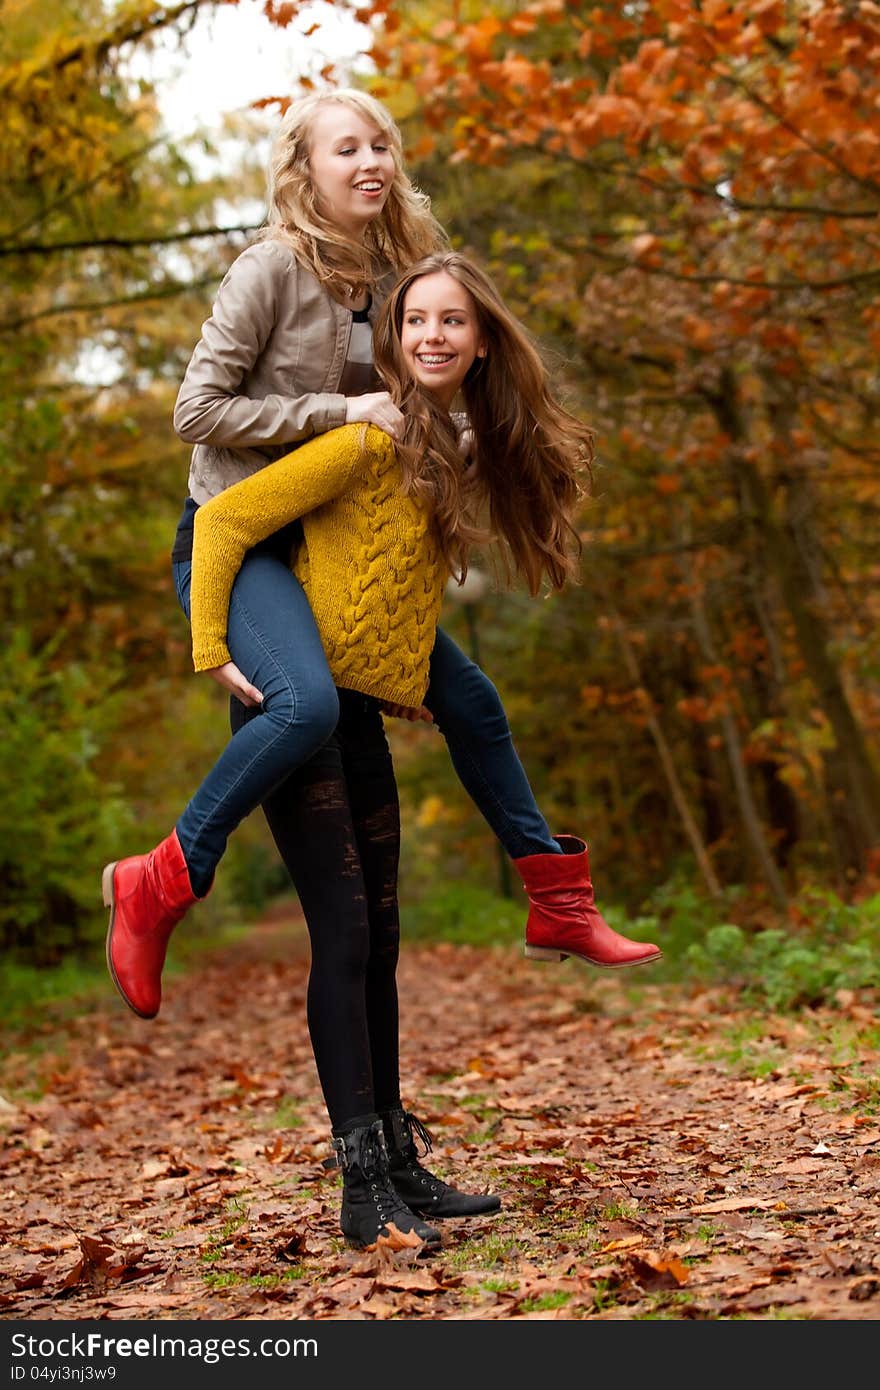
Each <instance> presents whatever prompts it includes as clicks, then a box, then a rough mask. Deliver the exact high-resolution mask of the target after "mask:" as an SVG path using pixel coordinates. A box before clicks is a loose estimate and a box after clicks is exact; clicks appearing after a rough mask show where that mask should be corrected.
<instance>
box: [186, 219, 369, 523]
mask: <svg viewBox="0 0 880 1390" xmlns="http://www.w3.org/2000/svg"><path fill="white" fill-rule="evenodd" d="M393 279H394V273H393V271H390V270H389V271H388V272H386V274H385V275H384V276H383V277H382V279H381V280H380V282H379V286H378V289H379V293H376V294H374V295H373V303H372V305H371V307H370V320H371V322H373V323H375V319H376V317H377V315H378V313H379V310H380V309H381V307H382V303H383V302H384V299H385V298H386V296H387V294H388V290H389V289H390V286H391V283H392V282H393ZM350 336H351V314H350V313H349V311H348V310H347V309H345V308H343V306H342V305H341V304H338V303H337V302H336V300H334V299H333V298H332V297H331V296H330V295H329V294H328V293H327V291H326V290H325V289H324V288H323V287H322V285H321V284H320V282H319V281H318V279H317V277H316V276H314V275H313V274H312V273H311V272H310V271H308V270H306V269H305V268H304V267H303V266H301V265H300V264H299V262H298V261H297V259H296V257H295V256H294V254H293V252H292V250H291V249H290V248H289V247H288V246H287V245H285V243H284V242H281V241H259V242H255V243H254V245H253V246H249V247H248V248H247V250H245V251H243V252H242V253H241V255H240V256H238V257H237V258H236V260H235V261H233V263H232V265H231V266H230V267H229V270H228V271H227V272H226V275H225V277H224V279H223V282H222V284H221V285H220V289H219V290H218V292H217V298H216V300H215V301H214V307H213V309H212V311H211V317H210V318H209V319H207V320H206V321H205V323H204V324H203V325H202V336H201V338H200V339H199V342H198V343H197V345H196V348H195V351H194V352H193V355H192V357H191V358H190V362H189V366H188V367H187V369H186V373H185V375H184V378H183V382H182V384H181V387H180V391H179V393H178V396H177V403H176V405H175V407H174V428H175V430H176V432H177V434H178V435H179V436H180V438H181V439H184V440H186V442H187V443H188V444H194V445H195V448H194V449H193V452H192V461H191V464H190V471H189V490H190V495H191V496H192V497H193V498H195V500H196V502H198V503H199V504H201V503H204V502H207V501H208V499H209V498H211V497H215V496H216V495H217V493H218V492H222V491H223V489H224V488H227V487H229V486H230V485H231V484H232V483H237V482H239V481H240V480H241V479H242V478H246V477H249V476H250V475H251V474H252V473H255V472H256V471H257V470H258V469H259V468H263V467H265V465H266V464H267V463H272V462H273V461H274V460H275V459H278V458H281V457H282V455H283V454H286V453H289V452H290V450H291V448H292V447H295V446H296V444H298V443H302V441H303V440H305V439H309V438H311V436H312V435H314V434H323V433H324V432H325V431H326V430H332V429H335V428H336V426H337V425H343V424H344V423H345V405H346V402H345V396H342V395H340V394H339V391H338V387H339V382H340V380H341V377H342V369H343V366H344V365H345V358H346V354H347V352H348V343H349V338H350Z"/></svg>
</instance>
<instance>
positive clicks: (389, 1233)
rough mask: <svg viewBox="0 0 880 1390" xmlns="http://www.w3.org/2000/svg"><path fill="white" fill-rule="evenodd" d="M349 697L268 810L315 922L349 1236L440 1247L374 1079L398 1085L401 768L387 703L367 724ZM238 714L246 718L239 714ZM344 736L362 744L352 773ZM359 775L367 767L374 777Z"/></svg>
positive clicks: (314, 997) (350, 744)
mask: <svg viewBox="0 0 880 1390" xmlns="http://www.w3.org/2000/svg"><path fill="white" fill-rule="evenodd" d="M340 696H341V706H342V711H341V717H340V724H339V729H338V730H337V734H336V735H335V736H334V738H333V739H332V740H331V741H330V743H328V744H327V745H326V746H325V747H324V748H323V749H322V750H321V751H320V752H319V753H317V754H315V756H314V757H313V758H312V759H311V760H310V762H309V763H308V764H307V765H306V766H305V767H303V768H300V769H298V770H297V771H296V772H294V773H293V774H292V775H291V776H290V777H289V778H287V780H286V781H285V782H284V783H283V784H282V785H281V786H280V787H278V788H276V790H275V791H274V792H273V793H272V794H271V795H270V796H269V797H268V798H267V799H266V801H265V803H264V810H265V813H266V818H267V820H268V822H269V826H270V829H271V831H272V834H273V836H274V838H275V841H276V844H277V845H278V848H279V850H280V852H281V855H282V857H283V859H284V862H285V864H286V865H287V868H288V870H289V872H290V874H291V877H292V879H293V882H294V885H295V887H296V890H297V893H298V895H299V899H300V903H301V905H302V908H303V912H304V914H305V918H306V924H307V926H308V930H309V938H310V941H311V948H312V962H311V970H310V973H309V989H308V1021H309V1034H310V1037H311V1040H312V1047H313V1050H314V1054H315V1064H316V1066H317V1070H318V1076H319V1080H320V1083H321V1089H322V1091H323V1094H324V1099H325V1102H326V1104H327V1109H328V1112H329V1116H330V1123H331V1128H332V1133H333V1137H334V1149H335V1152H336V1154H337V1160H338V1163H339V1166H340V1168H341V1169H342V1174H343V1198H342V1211H341V1214H340V1226H341V1229H342V1232H343V1235H344V1236H345V1237H346V1240H348V1241H349V1243H350V1244H352V1245H355V1246H357V1247H358V1248H361V1249H362V1248H365V1247H366V1248H372V1247H373V1246H374V1245H375V1244H377V1243H380V1244H387V1245H390V1246H392V1247H394V1246H407V1245H418V1244H420V1243H422V1242H424V1243H425V1244H427V1245H437V1244H439V1241H440V1235H439V1232H438V1231H437V1230H436V1229H434V1228H433V1227H432V1226H429V1225H427V1224H426V1223H425V1222H424V1221H423V1220H422V1219H421V1217H420V1216H419V1215H417V1214H415V1213H414V1212H413V1211H412V1210H410V1208H409V1207H408V1206H407V1205H406V1204H405V1202H404V1201H403V1200H402V1198H401V1195H400V1193H399V1192H398V1191H397V1188H396V1187H395V1185H394V1183H393V1182H392V1178H391V1170H390V1167H389V1158H388V1153H387V1150H386V1147H385V1143H384V1135H383V1125H382V1120H381V1119H380V1117H379V1115H378V1114H377V1105H376V1095H375V1093H374V1084H373V1077H374V1074H375V1073H376V1072H378V1073H379V1074H380V1075H381V1076H382V1077H383V1082H382V1084H383V1086H384V1087H386V1088H390V1091H391V1092H392V1093H393V1094H394V1096H395V1097H396V1096H397V1095H398V1094H399V1087H398V1083H397V986H396V979H395V974H396V966H397V943H398V927H397V900H396V866H397V858H398V824H399V822H398V817H397V798H396V788H395V787H394V776H393V771H392V770H391V769H390V758H388V756H387V744H385V739H384V731H383V729H382V724H381V717H380V716H379V714H378V710H376V718H375V719H374V720H372V721H367V722H366V723H364V722H362V721H361V719H360V713H361V711H360V709H359V708H358V706H364V705H365V704H366V703H367V702H366V701H364V699H363V697H362V696H353V695H351V694H350V693H349V692H346V691H341V692H340ZM352 711H353V720H352V721H351V723H350V724H349V723H348V722H347V719H346V715H347V712H352ZM247 720H248V712H245V714H244V722H247ZM376 721H378V725H377V722H376ZM234 722H235V723H236V724H239V723H240V722H242V720H241V717H240V716H239V715H238V713H237V712H235V715H234ZM377 729H378V735H379V738H378V739H377V737H376V735H377ZM342 745H345V746H346V747H347V748H348V750H349V752H350V754H351V758H350V762H349V764H348V769H349V770H348V772H346V771H344V768H345V765H346V764H345V757H344V754H343V752H342V751H341V746H342ZM389 772H390V777H391V781H390V787H389V783H388V775H389ZM349 775H351V776H353V777H354V778H355V779H358V778H361V777H363V779H364V786H363V787H360V786H359V785H356V784H355V783H353V782H350V781H349ZM389 796H390V797H391V801H390V802H389V800H388V797H389ZM356 821H357V823H356ZM362 853H363V858H362ZM374 897H375V903H374V902H373V898H374ZM373 1034H375V1038H374V1036H373Z"/></svg>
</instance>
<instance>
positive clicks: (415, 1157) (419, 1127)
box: [403, 1110, 451, 1196]
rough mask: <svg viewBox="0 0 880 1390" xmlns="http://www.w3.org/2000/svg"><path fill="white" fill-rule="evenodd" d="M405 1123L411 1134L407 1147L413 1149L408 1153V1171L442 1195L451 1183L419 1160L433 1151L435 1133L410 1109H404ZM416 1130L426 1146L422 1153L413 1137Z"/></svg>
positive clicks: (438, 1194) (419, 1181)
mask: <svg viewBox="0 0 880 1390" xmlns="http://www.w3.org/2000/svg"><path fill="white" fill-rule="evenodd" d="M403 1123H404V1126H405V1127H406V1132H407V1134H408V1136H409V1144H408V1146H407V1147H408V1148H409V1149H410V1150H411V1152H410V1153H408V1154H406V1169H407V1172H408V1173H409V1174H410V1175H411V1176H412V1177H413V1178H415V1180H416V1182H418V1183H420V1184H421V1186H422V1187H427V1188H428V1190H429V1192H430V1193H431V1194H432V1195H434V1196H442V1195H443V1193H444V1192H447V1191H450V1190H451V1189H450V1187H449V1184H448V1183H445V1182H444V1181H443V1179H442V1178H438V1177H437V1176H436V1174H434V1173H432V1172H431V1171H430V1169H428V1168H424V1167H423V1166H422V1164H421V1163H420V1162H419V1159H420V1158H427V1156H428V1154H429V1153H431V1152H432V1151H433V1148H434V1138H433V1135H432V1134H431V1133H430V1131H429V1130H428V1129H426V1128H425V1126H424V1125H423V1124H422V1122H421V1120H420V1119H419V1117H418V1116H417V1115H413V1114H412V1112H411V1111H409V1110H404V1111H403ZM414 1132H415V1134H417V1135H418V1137H419V1139H420V1140H421V1141H422V1143H423V1144H424V1146H425V1147H424V1149H423V1150H422V1152H421V1153H419V1151H418V1148H417V1147H416V1141H415V1139H414V1137H413V1133H414Z"/></svg>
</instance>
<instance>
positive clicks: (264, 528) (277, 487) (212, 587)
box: [190, 425, 393, 671]
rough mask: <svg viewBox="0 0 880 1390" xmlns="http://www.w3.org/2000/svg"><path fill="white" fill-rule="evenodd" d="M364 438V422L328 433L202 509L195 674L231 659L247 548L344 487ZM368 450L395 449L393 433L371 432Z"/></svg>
mask: <svg viewBox="0 0 880 1390" xmlns="http://www.w3.org/2000/svg"><path fill="white" fill-rule="evenodd" d="M363 440H364V426H363V425H345V426H344V427H343V428H342V429H337V430H331V431H329V432H328V433H326V434H322V435H320V436H319V437H318V438H317V439H312V440H310V441H309V442H308V443H307V444H303V445H301V447H300V448H299V449H296V450H295V451H294V452H293V453H292V454H286V455H285V456H284V458H281V459H278V460H277V462H276V463H270V464H267V465H266V467H265V468H261V469H260V470H259V472H258V473H254V474H253V476H252V477H250V478H245V479H244V480H243V481H242V482H240V483H234V484H233V485H232V487H228V488H225V489H224V490H223V492H221V493H218V495H217V496H216V497H212V498H211V500H210V502H206V503H205V504H204V505H203V506H201V507H199V508H198V510H197V511H196V514H195V525H194V530H193V556H192V576H191V588H190V623H191V627H192V643H193V666H194V667H195V669H196V670H197V671H208V670H211V669H212V668H213V667H215V666H222V665H224V663H225V662H227V661H229V660H231V658H230V654H229V648H228V646H227V644H226V628H227V623H228V619H229V600H230V595H231V593H232V586H233V584H234V582H235V577H236V575H237V574H238V571H239V570H240V569H241V566H242V563H243V561H244V558H245V555H246V554H247V552H248V550H250V548H251V546H254V545H256V544H257V542H258V541H262V540H265V539H266V537H267V536H271V535H272V534H273V533H274V532H275V531H278V530H280V528H281V527H282V526H285V525H286V524H287V522H289V521H295V520H296V518H297V517H301V516H305V514H306V513H307V512H310V511H313V510H314V508H315V507H320V506H321V505H322V504H323V503H325V502H329V501H331V500H332V499H333V498H334V497H339V496H340V495H341V494H342V493H343V492H345V490H346V488H347V487H348V484H349V482H350V480H351V478H352V475H353V474H354V473H355V471H356V470H357V469H358V466H359V464H360V463H361V460H362V459H364V456H365V455H364V446H362V441H363ZM365 447H366V448H367V449H369V450H373V449H383V450H385V449H389V448H392V447H393V446H392V444H391V441H390V439H389V437H388V435H386V434H383V432H382V431H381V430H377V429H370V430H368V431H367V433H366V446H365Z"/></svg>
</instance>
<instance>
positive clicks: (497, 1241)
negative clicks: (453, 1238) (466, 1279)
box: [449, 1236, 523, 1269]
mask: <svg viewBox="0 0 880 1390" xmlns="http://www.w3.org/2000/svg"><path fill="white" fill-rule="evenodd" d="M522 1253H523V1250H522V1248H521V1246H520V1244H519V1242H518V1241H516V1240H515V1239H514V1238H513V1237H512V1236H485V1237H484V1238H483V1239H482V1240H468V1241H465V1243H464V1245H461V1246H459V1248H458V1249H457V1250H455V1251H454V1252H453V1253H452V1255H450V1257H449V1263H450V1265H452V1267H453V1268H454V1269H493V1268H494V1267H495V1265H500V1264H504V1263H505V1261H506V1260H507V1259H508V1258H509V1257H510V1256H512V1255H521V1254H522Z"/></svg>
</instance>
